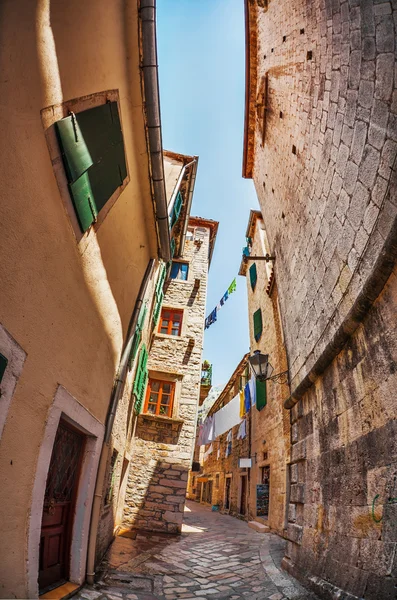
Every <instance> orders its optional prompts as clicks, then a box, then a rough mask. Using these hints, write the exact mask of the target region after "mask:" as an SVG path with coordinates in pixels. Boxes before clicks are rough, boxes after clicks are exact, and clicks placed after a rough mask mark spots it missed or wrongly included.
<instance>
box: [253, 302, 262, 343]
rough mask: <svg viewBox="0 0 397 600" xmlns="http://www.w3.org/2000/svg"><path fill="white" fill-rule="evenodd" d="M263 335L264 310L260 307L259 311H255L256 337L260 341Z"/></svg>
mask: <svg viewBox="0 0 397 600" xmlns="http://www.w3.org/2000/svg"><path fill="white" fill-rule="evenodd" d="M261 335H262V311H261V309H260V308H258V310H257V311H255V312H254V337H255V340H256V341H257V342H258V341H259V339H260V337H261Z"/></svg>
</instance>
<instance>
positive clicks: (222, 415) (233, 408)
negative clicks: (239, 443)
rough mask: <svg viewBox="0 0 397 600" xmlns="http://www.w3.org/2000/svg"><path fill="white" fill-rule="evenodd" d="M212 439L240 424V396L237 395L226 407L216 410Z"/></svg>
mask: <svg viewBox="0 0 397 600" xmlns="http://www.w3.org/2000/svg"><path fill="white" fill-rule="evenodd" d="M214 418H215V428H214V429H215V430H214V438H217V437H219V436H220V435H222V433H225V432H226V431H229V429H231V428H232V427H234V426H235V425H238V424H239V423H240V420H241V419H240V395H239V394H237V396H235V397H234V398H233V400H231V401H230V402H229V403H228V404H226V406H224V407H223V408H221V409H220V410H218V411H217V412H216V413H215V415H214Z"/></svg>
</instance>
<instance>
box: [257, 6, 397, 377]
mask: <svg viewBox="0 0 397 600" xmlns="http://www.w3.org/2000/svg"><path fill="white" fill-rule="evenodd" d="M249 4H250V5H251V6H252V8H251V10H254V5H255V3H253V2H252V3H251V2H250V3H249ZM255 6H256V5H255ZM396 9H397V6H396V5H395V3H394V2H387V1H386V2H378V1H376V0H363V1H359V0H349V1H347V0H345V1H343V0H332V1H331V0H313V1H312V2H306V0H292V1H291V0H288V1H287V0H283V1H282V2H274V1H270V2H268V8H267V10H263V9H262V8H260V7H256V10H257V34H258V71H257V90H256V93H257V99H258V109H257V119H256V140H255V166H254V182H255V186H256V189H257V193H258V197H259V201H260V205H261V207H262V209H263V214H265V215H266V228H267V232H268V236H269V242H270V246H271V249H272V251H274V252H275V253H276V255H277V263H276V275H277V279H278V285H279V291H280V303H281V306H282V313H283V319H284V330H285V336H286V343H287V347H288V353H289V362H290V369H291V375H292V383H293V386H292V387H293V388H294V387H296V386H297V385H298V384H299V383H300V382H301V381H302V380H303V379H304V377H305V376H306V375H307V374H308V373H309V372H310V370H311V369H312V367H313V365H315V363H316V361H317V360H318V359H319V357H320V356H321V354H322V353H323V352H324V350H325V349H326V347H327V345H328V344H329V343H330V342H331V341H332V340H333V337H334V335H335V332H336V330H337V329H338V327H340V326H341V324H342V323H343V322H344V321H345V319H346V317H347V315H348V313H349V311H350V309H351V308H352V306H353V303H354V301H355V299H356V298H357V296H358V294H359V293H360V291H362V289H363V287H364V284H365V282H366V280H367V278H368V277H369V276H370V274H371V273H372V272H373V270H374V266H375V263H376V260H377V258H378V256H379V254H380V252H381V250H382V247H383V245H384V242H385V239H386V238H387V236H388V234H389V233H390V231H391V228H392V226H393V222H394V219H395V215H396V210H397V209H396V206H395V202H396V200H395V195H394V196H392V197H390V194H388V193H387V186H388V181H389V179H390V176H391V168H392V166H393V164H394V161H395V156H396V150H397V117H396V114H397V95H396V91H395V79H394V77H395V75H394V65H395V21H394V16H395V11H396ZM265 86H266V88H267V98H266V102H265V104H266V107H267V109H266V111H265V116H263V115H264V113H263V110H262V109H261V103H263V91H264V88H265ZM264 122H265V131H263V123H264ZM263 140H264V144H263Z"/></svg>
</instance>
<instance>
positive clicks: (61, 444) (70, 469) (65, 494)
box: [39, 421, 84, 592]
mask: <svg viewBox="0 0 397 600" xmlns="http://www.w3.org/2000/svg"><path fill="white" fill-rule="evenodd" d="M83 445H84V436H83V435H82V434H80V433H79V432H77V431H76V430H75V429H73V428H72V427H70V426H69V425H67V424H66V423H64V422H63V421H61V422H60V424H59V427H58V430H57V433H56V436H55V442H54V448H53V450H52V456H51V462H50V468H49V470H48V476H47V484H46V490H45V496H44V508H43V519H42V523H41V540H40V567H39V569H40V570H39V588H40V591H41V592H42V591H43V590H44V589H51V588H53V587H55V586H57V585H61V584H62V582H64V581H67V579H68V577H69V550H70V535H71V528H72V520H73V513H74V502H75V498H76V493H77V485H78V480H79V469H80V463H81V456H82V450H83Z"/></svg>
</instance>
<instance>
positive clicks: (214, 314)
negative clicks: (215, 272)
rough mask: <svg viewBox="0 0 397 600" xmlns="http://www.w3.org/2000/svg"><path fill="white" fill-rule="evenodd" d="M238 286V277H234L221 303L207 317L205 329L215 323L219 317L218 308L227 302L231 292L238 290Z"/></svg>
mask: <svg viewBox="0 0 397 600" xmlns="http://www.w3.org/2000/svg"><path fill="white" fill-rule="evenodd" d="M236 287H237V283H236V278H234V279H233V281H232V283H231V284H230V285H229V287H228V288H227V290H226V292H225V293H224V294H223V296H222V298H221V299H220V301H219V303H218V304H217V305H216V306H215V308H214V309H213V310H212V311H211V312H210V314H209V315H208V317H207V318H206V320H205V326H204V329H208V327H210V326H211V325H212V324H213V323H215V321H216V320H217V318H218V317H217V313H218V310H219V309H220V308H221V307H222V306H223V305H224V304H225V302H226V300H227V299H228V298H229V296H230V294H233V292H235V291H236Z"/></svg>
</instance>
